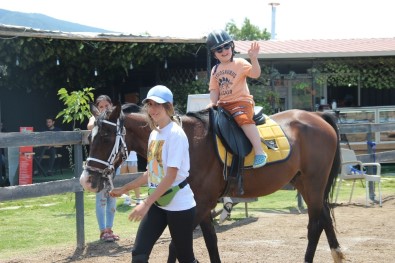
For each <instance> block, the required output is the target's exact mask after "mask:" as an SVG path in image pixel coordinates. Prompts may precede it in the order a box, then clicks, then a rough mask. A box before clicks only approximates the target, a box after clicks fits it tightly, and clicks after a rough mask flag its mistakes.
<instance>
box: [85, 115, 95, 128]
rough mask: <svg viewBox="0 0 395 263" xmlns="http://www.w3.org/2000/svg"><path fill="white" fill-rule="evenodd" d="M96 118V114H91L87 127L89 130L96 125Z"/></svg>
mask: <svg viewBox="0 0 395 263" xmlns="http://www.w3.org/2000/svg"><path fill="white" fill-rule="evenodd" d="M95 120H96V118H95V116H91V117H90V118H89V123H88V125H87V129H88V130H92V129H93V127H95Z"/></svg>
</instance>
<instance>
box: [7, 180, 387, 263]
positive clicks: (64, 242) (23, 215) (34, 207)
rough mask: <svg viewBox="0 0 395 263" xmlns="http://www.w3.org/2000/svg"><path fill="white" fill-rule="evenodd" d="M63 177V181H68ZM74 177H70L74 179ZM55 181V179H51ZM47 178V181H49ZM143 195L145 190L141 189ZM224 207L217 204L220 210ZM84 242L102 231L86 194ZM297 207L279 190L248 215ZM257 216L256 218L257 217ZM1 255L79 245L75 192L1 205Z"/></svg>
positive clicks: (123, 224) (120, 212)
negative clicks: (77, 242) (77, 240)
mask: <svg viewBox="0 0 395 263" xmlns="http://www.w3.org/2000/svg"><path fill="white" fill-rule="evenodd" d="M65 176H66V177H67V176H68V175H64V176H63V177H62V178H61V179H65ZM71 177H72V176H70V178H71ZM49 178H51V179H55V177H49ZM49 178H46V179H49ZM382 182H383V183H382V185H383V189H382V190H383V196H384V197H385V196H388V195H394V194H395V177H394V176H385V177H383V178H382ZM350 188H351V183H350V182H345V183H343V185H342V189H341V192H340V194H339V202H347V200H348V196H349V193H350ZM142 193H143V195H144V194H145V193H146V189H144V188H143V189H142ZM364 197H365V188H364V187H363V186H362V184H361V183H360V182H358V183H357V185H356V187H355V191H354V197H353V200H362V201H361V202H364ZM221 206H222V205H221V204H218V206H217V209H218V208H220V207H221ZM84 208H85V217H84V220H85V243H86V244H88V243H92V242H99V241H98V238H99V230H98V225H97V221H96V215H95V194H93V193H87V192H85V193H84ZM296 208H297V199H296V192H295V191H287V190H280V191H277V192H275V193H273V194H271V195H268V196H264V197H260V198H258V201H257V202H252V203H249V204H248V213H249V216H256V214H257V212H289V211H290V210H292V209H296ZM131 210H132V207H129V206H124V205H123V198H119V199H118V201H117V214H116V216H115V222H114V228H113V229H114V232H115V233H117V234H119V235H120V236H121V238H130V239H133V237H134V236H135V234H136V230H137V227H138V223H131V222H130V221H128V219H127V216H128V214H129V213H130V211H131ZM254 214H255V215H254ZM244 217H245V212H244V205H241V204H239V205H237V206H235V207H234V209H233V211H232V218H231V220H240V219H242V218H244ZM0 233H2V238H1V239H2V240H1V242H0V255H1V258H2V259H7V258H11V257H17V256H18V255H21V254H22V253H23V254H24V255H26V253H38V252H39V251H40V250H43V249H45V247H52V248H53V247H62V246H69V247H70V246H76V235H77V234H76V215H75V196H74V194H72V193H67V194H60V195H53V196H46V197H40V198H31V199H23V200H17V201H7V202H0Z"/></svg>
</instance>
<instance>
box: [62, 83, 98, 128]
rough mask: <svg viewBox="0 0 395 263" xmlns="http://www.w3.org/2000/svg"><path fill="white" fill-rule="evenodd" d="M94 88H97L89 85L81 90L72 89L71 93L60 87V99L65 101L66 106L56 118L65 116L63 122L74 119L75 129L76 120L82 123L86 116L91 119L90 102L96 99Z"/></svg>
mask: <svg viewBox="0 0 395 263" xmlns="http://www.w3.org/2000/svg"><path fill="white" fill-rule="evenodd" d="M93 90H95V89H94V88H92V87H89V88H84V89H82V90H79V91H72V92H71V93H70V94H69V93H68V91H67V90H66V89H65V88H61V89H59V91H58V95H59V100H60V101H63V104H64V105H65V106H66V108H65V109H64V110H62V111H61V112H59V113H58V115H57V116H56V118H59V117H62V116H63V123H65V122H66V123H69V122H71V121H73V130H74V129H75V123H76V121H79V122H80V123H82V122H83V121H84V120H85V118H87V119H89V118H90V116H91V112H90V103H91V102H93V100H94V94H93V93H92V91H93Z"/></svg>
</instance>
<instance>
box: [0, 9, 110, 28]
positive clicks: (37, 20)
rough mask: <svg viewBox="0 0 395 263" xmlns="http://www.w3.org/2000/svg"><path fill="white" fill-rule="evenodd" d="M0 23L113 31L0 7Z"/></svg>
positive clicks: (32, 26) (33, 26)
mask: <svg viewBox="0 0 395 263" xmlns="http://www.w3.org/2000/svg"><path fill="white" fill-rule="evenodd" d="M0 24H3V25H9V26H22V27H31V28H34V29H40V30H50V31H62V32H91V33H110V32H113V31H110V30H106V29H102V28H97V27H92V26H85V25H81V24H78V23H73V22H69V21H65V20H60V19H56V18H53V17H50V16H47V15H43V14H38V13H23V12H18V11H11V10H6V9H1V8H0Z"/></svg>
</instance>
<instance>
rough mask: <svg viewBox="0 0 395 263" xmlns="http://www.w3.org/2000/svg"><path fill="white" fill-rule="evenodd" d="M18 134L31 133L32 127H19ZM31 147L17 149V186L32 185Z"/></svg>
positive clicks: (32, 154)
mask: <svg viewBox="0 0 395 263" xmlns="http://www.w3.org/2000/svg"><path fill="white" fill-rule="evenodd" d="M19 131H20V132H24V133H26V132H33V127H20V129H19ZM33 156H34V153H33V147H32V146H22V147H19V185H24V184H32V183H33Z"/></svg>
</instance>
